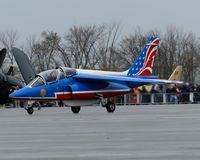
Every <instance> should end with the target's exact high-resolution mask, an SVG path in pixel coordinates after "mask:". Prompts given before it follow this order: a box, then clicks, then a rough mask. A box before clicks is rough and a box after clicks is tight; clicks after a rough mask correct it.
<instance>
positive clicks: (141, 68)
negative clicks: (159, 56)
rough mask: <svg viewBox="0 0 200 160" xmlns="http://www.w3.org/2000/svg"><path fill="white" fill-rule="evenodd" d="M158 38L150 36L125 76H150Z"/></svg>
mask: <svg viewBox="0 0 200 160" xmlns="http://www.w3.org/2000/svg"><path fill="white" fill-rule="evenodd" d="M158 44H159V38H158V37H156V36H152V37H151V38H150V39H149V41H148V42H147V44H146V45H145V47H144V49H143V50H142V51H141V52H140V54H139V56H138V58H137V59H136V61H135V62H134V64H133V65H132V66H131V68H130V69H129V70H128V74H127V76H130V77H132V76H135V75H137V76H151V75H152V72H153V69H152V68H153V65H154V61H155V58H156V52H157V46H158Z"/></svg>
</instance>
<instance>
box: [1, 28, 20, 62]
mask: <svg viewBox="0 0 200 160" xmlns="http://www.w3.org/2000/svg"><path fill="white" fill-rule="evenodd" d="M17 39H18V34H17V31H5V32H1V33H0V43H1V44H2V45H3V46H4V47H5V48H6V49H7V52H8V53H7V57H8V58H9V60H10V62H11V64H13V63H14V57H13V55H12V54H11V52H10V51H11V49H12V47H14V46H15V45H16V43H17Z"/></svg>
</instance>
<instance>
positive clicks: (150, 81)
mask: <svg viewBox="0 0 200 160" xmlns="http://www.w3.org/2000/svg"><path fill="white" fill-rule="evenodd" d="M73 78H76V79H85V80H94V81H105V82H130V83H141V84H142V85H143V84H182V83H183V82H181V81H169V80H164V79H147V78H138V77H135V78H134V77H126V76H110V75H94V74H75V75H74V76H73Z"/></svg>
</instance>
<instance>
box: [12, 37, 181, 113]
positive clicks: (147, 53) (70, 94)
mask: <svg viewBox="0 0 200 160" xmlns="http://www.w3.org/2000/svg"><path fill="white" fill-rule="evenodd" d="M158 44H159V39H158V38H157V37H156V36H152V37H151V38H150V40H149V41H148V43H147V44H146V45H145V47H144V49H143V50H142V51H141V53H140V54H139V56H138V58H137V59H136V61H135V63H134V64H133V65H132V66H131V67H130V68H129V69H128V70H127V71H124V72H110V71H97V70H83V69H73V68H67V67H60V68H58V69H52V70H47V71H44V72H41V73H39V74H38V75H37V76H36V78H35V79H33V80H32V81H31V82H30V83H29V84H28V85H27V86H25V87H24V88H22V89H20V90H18V91H16V92H14V93H12V94H10V98H13V99H16V100H28V101H42V100H44V101H48V100H56V101H62V102H63V103H64V104H65V105H67V106H70V107H71V110H72V112H73V113H79V111H80V109H81V106H86V105H92V104H96V103H99V102H101V104H102V106H103V107H106V109H107V111H108V112H114V111H115V104H114V103H113V102H111V101H108V102H106V101H105V99H106V98H109V97H113V96H117V95H122V94H126V93H130V92H132V89H133V88H135V87H138V86H141V85H145V84H165V83H179V82H173V81H167V80H162V79H157V78H158V77H157V76H152V68H153V64H154V60H155V56H156V51H157V46H158ZM33 111H34V110H33V108H32V107H29V108H28V109H27V112H28V113H29V114H32V113H33Z"/></svg>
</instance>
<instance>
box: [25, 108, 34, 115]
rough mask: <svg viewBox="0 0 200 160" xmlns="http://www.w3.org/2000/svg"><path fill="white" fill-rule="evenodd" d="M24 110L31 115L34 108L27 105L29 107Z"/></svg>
mask: <svg viewBox="0 0 200 160" xmlns="http://www.w3.org/2000/svg"><path fill="white" fill-rule="evenodd" d="M26 111H27V113H28V114H29V115H31V114H33V112H34V109H33V107H29V108H27V109H26Z"/></svg>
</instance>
